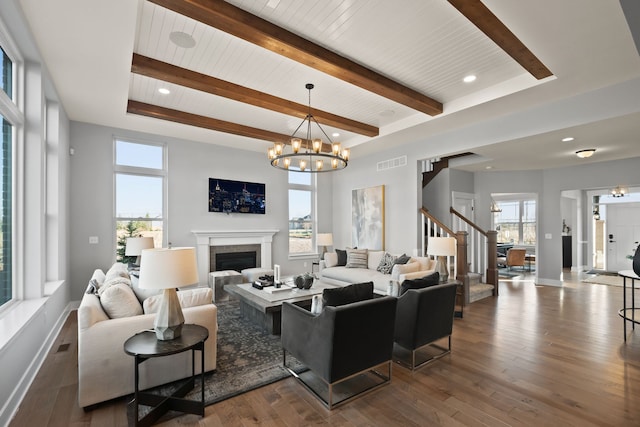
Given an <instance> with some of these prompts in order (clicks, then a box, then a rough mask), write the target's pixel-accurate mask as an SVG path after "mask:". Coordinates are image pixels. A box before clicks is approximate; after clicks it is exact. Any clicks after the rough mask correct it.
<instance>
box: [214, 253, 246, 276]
mask: <svg viewBox="0 0 640 427" xmlns="http://www.w3.org/2000/svg"><path fill="white" fill-rule="evenodd" d="M255 266H256V253H255V251H249V252H227V253H218V254H216V270H215V271H223V270H235V271H237V272H238V273H240V272H241V271H242V270H244V269H245V268H255Z"/></svg>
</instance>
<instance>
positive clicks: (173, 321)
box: [153, 288, 184, 341]
mask: <svg viewBox="0 0 640 427" xmlns="http://www.w3.org/2000/svg"><path fill="white" fill-rule="evenodd" d="M182 325H184V315H183V314H182V307H181V306H180V300H179V299H178V294H177V293H176V290H175V288H171V289H165V290H164V293H163V294H162V303H161V304H160V309H159V310H158V312H157V313H156V320H155V322H154V324H153V326H154V328H155V331H156V338H157V339H158V340H159V341H169V340H172V339H175V338H178V337H180V335H182Z"/></svg>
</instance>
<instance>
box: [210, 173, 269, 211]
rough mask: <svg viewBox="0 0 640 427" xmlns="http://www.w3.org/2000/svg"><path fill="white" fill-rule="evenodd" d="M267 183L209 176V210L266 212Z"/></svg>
mask: <svg viewBox="0 0 640 427" xmlns="http://www.w3.org/2000/svg"><path fill="white" fill-rule="evenodd" d="M265 201H266V200H265V184H260V183H257V182H246V181H231V180H228V179H217V178H209V212H223V213H251V214H264V213H265Z"/></svg>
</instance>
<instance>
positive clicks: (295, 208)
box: [289, 171, 316, 256]
mask: <svg viewBox="0 0 640 427" xmlns="http://www.w3.org/2000/svg"><path fill="white" fill-rule="evenodd" d="M314 223H315V177H313V176H312V174H310V173H304V172H294V171H289V255H290V256H297V255H298V256H300V255H311V254H315V252H316V251H315V250H314V244H313V242H314Z"/></svg>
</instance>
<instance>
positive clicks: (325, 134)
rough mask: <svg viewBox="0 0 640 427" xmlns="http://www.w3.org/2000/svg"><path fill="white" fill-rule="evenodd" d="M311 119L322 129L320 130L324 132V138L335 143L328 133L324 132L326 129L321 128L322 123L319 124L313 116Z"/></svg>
mask: <svg viewBox="0 0 640 427" xmlns="http://www.w3.org/2000/svg"><path fill="white" fill-rule="evenodd" d="M311 119H313V121H314V122H315V123H316V125H317V126H318V127H319V128H320V130H321V131H322V133H323V134H324V136H326V137H327V140H328V141H329V143H333V141H332V140H331V138H329V135H327V133H326V132H325V131H324V129H322V126H320V123H318V121H317V120H316V118H315V117H313V115H312V116H311Z"/></svg>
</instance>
